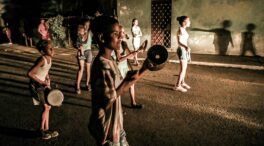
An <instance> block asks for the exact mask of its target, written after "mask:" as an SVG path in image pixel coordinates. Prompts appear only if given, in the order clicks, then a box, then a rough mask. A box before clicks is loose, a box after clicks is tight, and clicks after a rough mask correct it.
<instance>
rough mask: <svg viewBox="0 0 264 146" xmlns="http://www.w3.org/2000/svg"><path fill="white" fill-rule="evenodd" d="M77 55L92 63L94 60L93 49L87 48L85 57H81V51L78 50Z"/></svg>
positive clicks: (80, 58)
mask: <svg viewBox="0 0 264 146" xmlns="http://www.w3.org/2000/svg"><path fill="white" fill-rule="evenodd" d="M77 56H78V59H79V60H84V61H85V62H86V63H92V61H93V54H92V50H85V51H84V56H83V57H81V55H80V52H79V51H78V55H77Z"/></svg>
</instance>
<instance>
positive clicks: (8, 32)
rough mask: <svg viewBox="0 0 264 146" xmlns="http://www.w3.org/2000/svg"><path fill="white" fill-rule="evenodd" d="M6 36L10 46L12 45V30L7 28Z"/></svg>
mask: <svg viewBox="0 0 264 146" xmlns="http://www.w3.org/2000/svg"><path fill="white" fill-rule="evenodd" d="M6 36H7V38H8V40H9V44H12V38H11V30H10V28H6Z"/></svg>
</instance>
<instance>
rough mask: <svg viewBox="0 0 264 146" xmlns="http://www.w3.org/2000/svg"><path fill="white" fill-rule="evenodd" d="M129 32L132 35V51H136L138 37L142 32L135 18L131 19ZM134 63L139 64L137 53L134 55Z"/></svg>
mask: <svg viewBox="0 0 264 146" xmlns="http://www.w3.org/2000/svg"><path fill="white" fill-rule="evenodd" d="M131 32H132V36H133V39H132V44H133V48H134V51H137V50H138V48H139V47H140V37H141V36H142V32H141V29H140V27H139V26H138V20H137V19H136V18H134V19H133V20H132V28H131ZM134 65H139V62H138V57H137V54H135V56H134Z"/></svg>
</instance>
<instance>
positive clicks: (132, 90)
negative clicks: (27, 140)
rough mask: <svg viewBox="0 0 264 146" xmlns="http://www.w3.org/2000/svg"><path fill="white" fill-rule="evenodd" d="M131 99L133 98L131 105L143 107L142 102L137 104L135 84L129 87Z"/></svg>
mask: <svg viewBox="0 0 264 146" xmlns="http://www.w3.org/2000/svg"><path fill="white" fill-rule="evenodd" d="M129 94H130V100H131V107H132V108H138V109H141V108H143V105H142V104H137V102H136V97H135V84H133V85H131V86H130V88H129Z"/></svg>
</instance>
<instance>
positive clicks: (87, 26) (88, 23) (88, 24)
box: [84, 21, 90, 30]
mask: <svg viewBox="0 0 264 146" xmlns="http://www.w3.org/2000/svg"><path fill="white" fill-rule="evenodd" d="M84 28H85V30H88V29H89V28H90V21H87V22H85V24H84Z"/></svg>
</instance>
